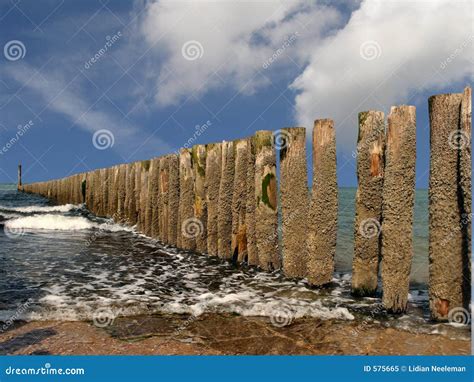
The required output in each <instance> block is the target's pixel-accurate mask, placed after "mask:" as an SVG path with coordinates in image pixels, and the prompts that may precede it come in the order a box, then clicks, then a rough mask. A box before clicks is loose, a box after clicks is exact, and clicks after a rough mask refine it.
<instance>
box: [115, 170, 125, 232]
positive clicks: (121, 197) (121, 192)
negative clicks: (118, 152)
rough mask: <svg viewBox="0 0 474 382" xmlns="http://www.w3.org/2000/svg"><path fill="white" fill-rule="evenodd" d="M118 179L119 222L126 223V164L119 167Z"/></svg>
mask: <svg viewBox="0 0 474 382" xmlns="http://www.w3.org/2000/svg"><path fill="white" fill-rule="evenodd" d="M118 167H119V168H118V178H117V215H116V216H117V219H116V220H117V221H118V222H121V223H123V222H125V219H126V215H125V196H126V190H127V168H126V165H125V164H121V165H119V166H118Z"/></svg>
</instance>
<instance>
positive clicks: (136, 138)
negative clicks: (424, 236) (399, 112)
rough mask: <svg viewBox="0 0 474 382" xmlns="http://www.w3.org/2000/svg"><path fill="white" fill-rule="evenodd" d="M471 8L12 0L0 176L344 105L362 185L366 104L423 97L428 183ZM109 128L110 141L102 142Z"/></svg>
mask: <svg viewBox="0 0 474 382" xmlns="http://www.w3.org/2000/svg"><path fill="white" fill-rule="evenodd" d="M472 8H473V4H472V3H471V2H469V1H466V2H462V1H461V2H444V1H440V2H400V1H397V2H390V1H385V2H380V1H377V0H365V1H362V2H357V1H347V2H343V1H335V2H329V1H325V2H307V1H293V2H282V1H262V2H252V3H250V2H232V1H222V2H220V3H216V2H199V1H197V2H191V3H190V2H184V1H161V2H151V1H150V2H148V1H135V2H132V1H130V2H125V1H107V0H101V1H91V0H86V1H80V2H79V1H73V0H43V1H41V2H39V1H34V0H30V1H26V0H23V1H20V0H11V1H10V0H1V1H0V45H1V47H2V48H3V49H2V53H3V54H2V55H1V56H0V146H3V147H4V149H3V150H1V155H0V183H10V182H15V181H16V171H17V170H16V168H17V164H18V163H19V162H21V163H22V164H23V169H24V181H25V182H33V181H39V180H46V179H52V178H60V177H64V176H67V175H70V174H73V173H77V172H83V171H88V170H91V169H95V168H99V167H107V166H111V165H113V164H116V163H122V162H129V161H134V160H140V159H147V158H150V157H153V156H159V155H163V154H166V153H169V152H172V151H174V150H176V149H178V148H179V147H181V146H183V145H184V144H185V142H187V141H188V140H189V139H190V138H191V137H193V135H194V132H195V130H196V126H202V125H203V124H208V125H209V127H207V128H205V129H204V130H205V131H204V132H203V133H202V134H201V135H200V136H199V137H197V139H196V140H195V143H209V142H214V141H220V140H224V139H226V140H232V139H236V138H240V137H244V136H248V135H251V134H253V133H254V132H255V131H256V130H261V129H270V130H277V129H279V128H282V127H288V126H305V127H307V128H311V127H312V121H313V120H314V119H315V118H333V119H334V120H335V124H336V129H337V130H336V131H337V144H338V178H339V184H340V185H341V186H354V185H356V175H355V164H356V162H355V159H354V157H353V155H352V153H353V151H354V150H355V146H356V136H357V135H356V134H357V113H358V112H359V111H363V110H369V109H376V110H382V111H384V112H385V113H386V115H387V114H388V112H389V110H390V107H391V106H392V105H396V104H412V105H415V106H416V107H417V147H418V150H417V185H418V187H426V185H427V181H428V166H429V123H428V110H427V99H428V97H429V96H430V95H432V94H436V93H445V92H460V91H462V89H463V87H464V86H465V85H467V84H470V82H471V80H472V75H473V74H472V67H473V66H472V63H473V50H472V43H473V39H474V38H473V36H474V33H473V29H472V25H473V20H472V11H473V9H472ZM469 26H471V27H469ZM15 48H18V49H16V50H15ZM94 57H95V58H94ZM30 121H31V123H30ZM208 121H209V122H210V123H208ZM25 125H26V126H27V128H25ZM19 126H22V128H21V130H23V131H24V133H23V134H22V135H21V136H20V137H19V138H18V130H19ZM104 129H105V130H107V131H108V132H110V136H109V138H110V137H112V138H113V145H112V146H110V147H108V148H106V149H103V150H100V149H97V146H98V145H97V141H96V145H94V144H93V143H94V140H93V137H94V134H96V136H97V134H101V131H102V130H104ZM308 130H309V131H310V129H308ZM98 131H99V133H97V132H98ZM14 137H17V138H18V139H15V142H14V143H13V144H11V145H9V147H5V145H6V144H7V142H10V141H11V140H12V138H14ZM106 138H107V137H106ZM107 142H110V141H107V140H106V141H103V142H102V143H104V144H107ZM99 147H100V142H99ZM101 148H103V147H101ZM308 149H309V146H308ZM308 154H310V150H309V152H308ZM308 160H309V161H308V163H311V156H310V155H308Z"/></svg>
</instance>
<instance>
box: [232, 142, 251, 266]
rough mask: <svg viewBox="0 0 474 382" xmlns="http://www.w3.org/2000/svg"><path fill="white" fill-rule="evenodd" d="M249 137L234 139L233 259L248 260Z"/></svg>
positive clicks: (237, 260)
mask: <svg viewBox="0 0 474 382" xmlns="http://www.w3.org/2000/svg"><path fill="white" fill-rule="evenodd" d="M248 151H249V141H248V139H238V140H236V141H234V164H235V166H234V185H233V194H232V240H231V253H232V261H234V262H244V261H247V226H246V219H245V218H246V208H247V204H246V202H247V165H248Z"/></svg>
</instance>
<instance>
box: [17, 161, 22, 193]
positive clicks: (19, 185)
mask: <svg viewBox="0 0 474 382" xmlns="http://www.w3.org/2000/svg"><path fill="white" fill-rule="evenodd" d="M17 188H18V190H20V189H21V164H19V165H18V185H17Z"/></svg>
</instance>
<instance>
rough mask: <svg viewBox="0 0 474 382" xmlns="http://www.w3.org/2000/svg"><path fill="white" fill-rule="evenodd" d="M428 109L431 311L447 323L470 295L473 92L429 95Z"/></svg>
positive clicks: (463, 307)
mask: <svg viewBox="0 0 474 382" xmlns="http://www.w3.org/2000/svg"><path fill="white" fill-rule="evenodd" d="M428 106H429V114H430V143H431V156H430V181H429V216H430V219H429V229H430V235H429V255H430V269H429V273H430V282H429V294H430V310H431V315H432V317H433V318H434V319H437V320H445V319H449V318H450V317H451V315H452V314H454V313H456V310H457V309H468V306H469V302H470V296H471V286H470V284H471V274H470V263H471V246H470V241H471V237H470V234H471V219H472V215H471V213H472V210H471V89H470V88H466V89H465V90H464V93H457V94H441V95H435V96H432V97H430V98H429V100H428ZM453 312H454V313H453ZM466 314H469V312H468V311H467V312H466Z"/></svg>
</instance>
